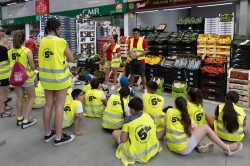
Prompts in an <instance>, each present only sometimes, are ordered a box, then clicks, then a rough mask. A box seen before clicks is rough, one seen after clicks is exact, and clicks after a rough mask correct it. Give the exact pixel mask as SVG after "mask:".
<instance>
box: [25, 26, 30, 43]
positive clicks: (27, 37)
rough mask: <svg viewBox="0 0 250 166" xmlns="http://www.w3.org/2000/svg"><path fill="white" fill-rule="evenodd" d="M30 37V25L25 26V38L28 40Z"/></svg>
mask: <svg viewBox="0 0 250 166" xmlns="http://www.w3.org/2000/svg"><path fill="white" fill-rule="evenodd" d="M29 37H30V24H25V38H26V40H27V39H29Z"/></svg>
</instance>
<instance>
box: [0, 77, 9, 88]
mask: <svg viewBox="0 0 250 166" xmlns="http://www.w3.org/2000/svg"><path fill="white" fill-rule="evenodd" d="M9 85H10V82H9V78H6V79H3V80H0V86H9Z"/></svg>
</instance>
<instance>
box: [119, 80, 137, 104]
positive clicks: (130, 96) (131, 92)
mask: <svg viewBox="0 0 250 166" xmlns="http://www.w3.org/2000/svg"><path fill="white" fill-rule="evenodd" d="M120 84H121V87H120V88H118V89H117V91H116V94H117V95H119V91H120V89H121V88H122V87H124V86H125V87H129V82H128V77H126V76H122V77H121V79H120ZM129 89H130V95H129V100H131V99H132V98H133V97H137V96H136V95H135V91H134V90H133V88H131V87H129Z"/></svg>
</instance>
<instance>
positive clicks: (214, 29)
mask: <svg viewBox="0 0 250 166" xmlns="http://www.w3.org/2000/svg"><path fill="white" fill-rule="evenodd" d="M213 33H214V34H218V33H219V18H205V29H204V34H213Z"/></svg>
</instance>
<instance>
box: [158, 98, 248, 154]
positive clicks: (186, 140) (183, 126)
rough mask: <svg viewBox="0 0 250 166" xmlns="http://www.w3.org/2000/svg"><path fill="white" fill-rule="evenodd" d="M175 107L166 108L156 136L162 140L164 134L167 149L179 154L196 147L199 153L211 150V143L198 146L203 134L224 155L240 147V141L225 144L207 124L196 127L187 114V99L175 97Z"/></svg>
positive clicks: (232, 152)
mask: <svg viewBox="0 0 250 166" xmlns="http://www.w3.org/2000/svg"><path fill="white" fill-rule="evenodd" d="M175 107H176V108H170V109H168V110H167V113H166V118H165V125H166V127H165V129H164V131H163V132H162V134H161V135H160V136H158V139H159V140H163V138H164V137H165V136H166V138H167V146H168V148H169V150H171V151H173V152H175V153H179V154H181V155H188V154H190V153H191V152H192V150H193V149H194V148H196V147H197V149H198V151H199V152H200V153H204V152H208V151H211V150H212V149H213V147H214V145H213V144H212V143H210V144H206V145H205V146H199V142H200V141H201V140H202V139H203V137H204V136H207V137H208V138H209V139H210V140H211V141H213V142H214V143H216V144H217V145H218V146H219V147H220V148H221V149H222V150H223V151H224V153H225V154H226V155H233V154H234V153H236V152H239V151H240V150H241V149H242V147H243V144H242V143H241V142H236V143H233V144H229V145H227V144H225V143H224V142H223V141H222V140H221V139H220V138H219V137H218V136H217V135H216V134H215V133H214V131H213V130H212V129H211V128H210V127H209V126H208V125H207V124H203V125H201V126H199V127H197V125H196V123H195V122H194V121H193V120H192V119H191V118H190V116H189V114H188V110H187V101H186V99H184V98H183V97H178V98H176V99H175Z"/></svg>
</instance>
